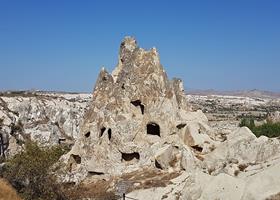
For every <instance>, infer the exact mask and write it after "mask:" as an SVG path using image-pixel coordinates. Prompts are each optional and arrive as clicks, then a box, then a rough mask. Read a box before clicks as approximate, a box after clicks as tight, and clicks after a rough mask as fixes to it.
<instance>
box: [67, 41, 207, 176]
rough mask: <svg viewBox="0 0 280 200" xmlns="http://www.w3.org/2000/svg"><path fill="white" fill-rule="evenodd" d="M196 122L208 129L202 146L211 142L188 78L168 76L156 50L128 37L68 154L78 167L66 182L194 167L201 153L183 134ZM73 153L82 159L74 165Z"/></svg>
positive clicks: (103, 78) (103, 75)
mask: <svg viewBox="0 0 280 200" xmlns="http://www.w3.org/2000/svg"><path fill="white" fill-rule="evenodd" d="M194 123H195V128H197V127H199V129H201V130H202V131H203V133H202V134H201V137H202V138H199V145H202V143H203V142H204V141H205V139H208V140H209V141H211V139H210V138H209V137H207V135H206V134H207V130H206V129H207V128H206V127H207V118H206V117H205V115H204V114H203V113H202V112H201V111H197V112H191V108H190V106H189V105H188V103H187V101H186V98H185V94H184V91H183V87H182V81H181V80H179V79H173V80H172V81H170V80H168V78H167V75H166V73H165V71H164V70H163V68H162V66H161V65H160V63H159V55H158V53H157V51H156V49H154V48H153V49H151V50H149V51H146V50H144V49H142V48H139V47H138V46H137V43H136V41H135V40H134V39H133V38H130V37H127V38H125V39H124V41H123V42H122V44H121V46H120V54H119V63H118V66H117V68H116V69H115V70H114V72H113V75H111V74H109V73H108V72H107V71H106V70H105V69H102V70H101V72H100V74H99V77H98V80H97V82H96V85H95V89H94V92H93V101H92V103H91V105H90V108H89V110H88V111H87V113H86V114H85V118H84V121H83V124H82V126H81V134H80V136H79V138H78V139H77V141H76V143H75V145H74V147H73V149H72V150H71V152H70V153H69V154H68V157H67V156H66V157H65V159H66V160H67V159H69V160H70V161H68V165H70V166H75V169H73V168H72V171H71V172H70V171H69V176H68V177H67V178H66V180H71V178H69V177H79V178H81V177H83V178H86V177H88V176H90V175H92V174H104V175H120V174H122V173H127V172H131V171H134V170H138V169H140V168H142V167H153V168H160V169H164V170H181V169H182V166H184V168H186V167H187V166H188V165H190V166H191V167H193V166H192V165H193V163H195V162H194V160H193V161H190V159H191V158H192V159H195V157H194V156H193V155H192V154H193V153H192V152H191V151H185V150H183V149H184V146H185V145H188V143H187V141H184V140H183V138H182V137H184V136H182V135H184V133H185V132H186V130H185V129H184V127H188V125H189V124H190V125H189V126H191V124H194ZM194 145H197V144H194ZM183 152H184V153H183ZM182 154H184V156H186V157H188V158H187V159H185V158H182ZM186 154H188V155H186ZM73 156H75V157H79V162H78V163H72V161H73V159H71V157H73ZM182 160H184V161H183V162H182V163H181V161H182ZM73 170H74V173H73ZM77 172H78V173H77ZM73 181H79V180H78V178H74V179H73Z"/></svg>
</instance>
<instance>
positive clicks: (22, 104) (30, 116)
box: [0, 91, 91, 156]
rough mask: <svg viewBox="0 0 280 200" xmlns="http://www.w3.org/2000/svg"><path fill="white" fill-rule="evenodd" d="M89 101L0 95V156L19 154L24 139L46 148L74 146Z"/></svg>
mask: <svg viewBox="0 0 280 200" xmlns="http://www.w3.org/2000/svg"><path fill="white" fill-rule="evenodd" d="M90 99H91V95H90V94H66V93H53V92H40V91H19V92H3V93H0V137H1V139H0V156H12V155H14V154H16V153H18V152H19V151H20V149H21V148H22V144H23V143H24V141H25V140H26V139H31V140H32V141H36V142H38V143H39V144H40V145H47V146H52V145H57V144H61V143H67V144H71V143H73V142H74V140H75V139H76V138H77V137H78V135H79V131H80V121H81V119H82V116H83V114H84V111H85V110H86V108H87V105H88V102H89V100H90Z"/></svg>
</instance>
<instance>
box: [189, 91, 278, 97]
mask: <svg viewBox="0 0 280 200" xmlns="http://www.w3.org/2000/svg"><path fill="white" fill-rule="evenodd" d="M186 93H187V94H190V95H229V96H242V97H255V98H260V97H262V98H280V93H279V92H271V91H264V90H257V89H254V90H236V91H217V90H212V89H209V90H194V89H189V90H186Z"/></svg>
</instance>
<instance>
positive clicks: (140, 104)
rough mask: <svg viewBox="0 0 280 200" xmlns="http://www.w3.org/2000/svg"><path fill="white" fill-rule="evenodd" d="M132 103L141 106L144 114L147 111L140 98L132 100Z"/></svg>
mask: <svg viewBox="0 0 280 200" xmlns="http://www.w3.org/2000/svg"><path fill="white" fill-rule="evenodd" d="M130 103H131V104H132V105H134V106H135V107H138V106H139V107H140V109H141V113H142V115H144V112H145V106H144V105H143V104H142V102H141V101H140V100H139V99H138V100H135V101H131V102H130Z"/></svg>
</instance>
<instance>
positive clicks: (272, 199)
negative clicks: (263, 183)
mask: <svg viewBox="0 0 280 200" xmlns="http://www.w3.org/2000/svg"><path fill="white" fill-rule="evenodd" d="M266 200H280V193H278V194H275V195H273V196H271V197H269V198H266Z"/></svg>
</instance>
